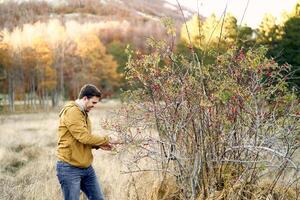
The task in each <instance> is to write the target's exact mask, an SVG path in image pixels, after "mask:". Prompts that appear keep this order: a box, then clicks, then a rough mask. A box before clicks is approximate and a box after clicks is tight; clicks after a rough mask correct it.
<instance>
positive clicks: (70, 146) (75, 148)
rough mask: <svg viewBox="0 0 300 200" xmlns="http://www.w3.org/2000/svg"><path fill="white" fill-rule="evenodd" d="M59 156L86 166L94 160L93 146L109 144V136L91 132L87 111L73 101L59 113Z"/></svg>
mask: <svg viewBox="0 0 300 200" xmlns="http://www.w3.org/2000/svg"><path fill="white" fill-rule="evenodd" d="M59 117H60V120H59V128H58V147H57V153H56V154H57V157H58V159H59V160H62V161H64V162H67V163H69V164H71V165H73V166H76V167H81V168H86V167H88V166H90V165H91V164H92V162H93V154H92V148H98V147H99V146H100V145H102V144H107V143H108V142H109V139H108V137H107V136H105V137H101V136H96V135H92V134H91V122H90V120H89V118H88V115H87V113H86V112H84V111H81V110H80V107H79V106H78V105H77V104H76V103H75V102H74V101H73V102H70V103H68V104H66V105H65V107H64V108H63V109H62V110H61V111H60V113H59Z"/></svg>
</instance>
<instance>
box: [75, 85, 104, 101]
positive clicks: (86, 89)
mask: <svg viewBox="0 0 300 200" xmlns="http://www.w3.org/2000/svg"><path fill="white" fill-rule="evenodd" d="M85 96H86V97H87V98H88V99H90V98H92V97H94V96H96V97H99V98H101V92H100V90H99V89H98V88H97V87H96V86H95V85H92V84H86V85H84V86H83V87H82V88H81V89H80V92H79V96H78V98H79V99H82V98H83V97H85Z"/></svg>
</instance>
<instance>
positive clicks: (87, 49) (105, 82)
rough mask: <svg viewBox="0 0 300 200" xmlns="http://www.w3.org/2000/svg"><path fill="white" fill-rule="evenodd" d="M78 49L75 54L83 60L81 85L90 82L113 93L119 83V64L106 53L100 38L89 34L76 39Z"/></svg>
mask: <svg viewBox="0 0 300 200" xmlns="http://www.w3.org/2000/svg"><path fill="white" fill-rule="evenodd" d="M75 42H76V44H77V49H76V52H75V54H76V55H77V56H78V57H80V60H81V78H80V79H77V81H78V80H80V81H79V82H81V83H79V84H80V85H82V84H83V83H84V82H87V81H90V82H92V83H94V84H96V85H100V86H101V87H102V88H103V89H105V90H106V91H113V89H114V87H116V86H117V85H118V84H119V83H118V80H119V76H118V74H117V63H116V61H114V59H113V57H112V56H111V55H109V54H107V53H106V48H105V46H104V45H103V44H102V43H101V41H100V40H99V38H98V37H97V36H96V35H95V34H93V33H89V34H86V35H82V36H80V37H78V38H77V39H76V41H75Z"/></svg>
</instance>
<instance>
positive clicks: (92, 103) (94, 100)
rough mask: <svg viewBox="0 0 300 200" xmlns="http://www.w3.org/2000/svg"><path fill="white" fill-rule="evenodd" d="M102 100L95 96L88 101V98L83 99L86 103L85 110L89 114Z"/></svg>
mask: <svg viewBox="0 0 300 200" xmlns="http://www.w3.org/2000/svg"><path fill="white" fill-rule="evenodd" d="M99 100H100V98H99V97H96V96H93V97H92V98H90V99H88V98H87V97H83V103H84V110H85V111H86V112H89V111H90V110H91V109H92V108H94V106H95V105H96V104H97V103H98V102H99Z"/></svg>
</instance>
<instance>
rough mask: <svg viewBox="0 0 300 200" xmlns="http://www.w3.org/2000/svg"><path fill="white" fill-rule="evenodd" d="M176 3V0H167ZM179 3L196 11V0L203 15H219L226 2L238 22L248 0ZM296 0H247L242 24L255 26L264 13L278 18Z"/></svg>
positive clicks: (192, 0)
mask: <svg viewBox="0 0 300 200" xmlns="http://www.w3.org/2000/svg"><path fill="white" fill-rule="evenodd" d="M167 1H168V2H171V3H172V4H176V5H177V2H176V0H167ZM178 1H179V3H180V4H181V5H184V6H185V7H187V8H190V9H192V10H194V11H196V12H197V1H198V5H199V13H200V15H202V16H204V17H208V16H210V15H211V14H212V13H215V14H216V16H218V17H219V16H221V15H222V13H223V12H224V9H225V7H226V3H227V12H230V13H231V14H233V15H234V16H235V17H236V18H237V20H238V24H240V22H241V19H242V16H243V13H244V10H245V7H246V5H247V1H248V0H178ZM297 1H298V0H249V4H248V8H247V10H246V13H245V16H244V19H243V21H242V24H247V25H248V26H251V27H252V28H257V27H258V25H259V24H260V22H261V21H262V19H263V17H264V15H265V14H266V13H270V14H272V15H273V16H275V17H277V18H280V17H281V14H282V13H283V12H284V11H288V12H290V11H291V10H292V9H293V7H294V6H295V5H296V3H297Z"/></svg>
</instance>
